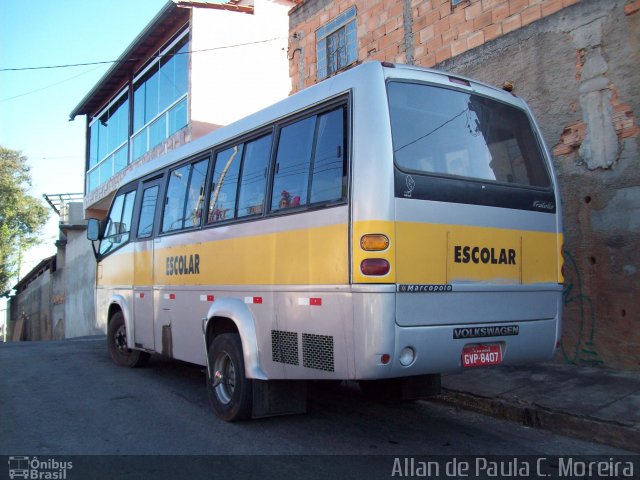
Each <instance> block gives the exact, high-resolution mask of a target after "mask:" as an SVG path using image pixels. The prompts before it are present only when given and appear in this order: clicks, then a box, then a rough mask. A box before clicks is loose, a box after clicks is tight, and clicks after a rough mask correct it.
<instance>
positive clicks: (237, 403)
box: [207, 333, 253, 422]
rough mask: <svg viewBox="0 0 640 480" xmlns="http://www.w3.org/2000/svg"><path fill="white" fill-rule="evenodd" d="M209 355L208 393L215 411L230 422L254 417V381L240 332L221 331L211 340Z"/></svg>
mask: <svg viewBox="0 0 640 480" xmlns="http://www.w3.org/2000/svg"><path fill="white" fill-rule="evenodd" d="M208 355H209V368H208V369H207V393H208V395H209V402H210V403H211V407H212V408H213V411H214V412H215V414H216V415H217V416H218V417H220V418H222V419H223V420H225V421H227V422H235V421H238V420H246V419H248V418H250V417H251V412H252V407H253V388H252V387H253V385H252V381H251V379H248V378H247V377H246V376H245V372H244V356H243V354H242V342H241V341H240V335H238V334H237V333H223V334H220V335H218V336H217V337H215V338H214V339H213V342H211V345H210V346H209V352H208ZM212 377H213V378H212Z"/></svg>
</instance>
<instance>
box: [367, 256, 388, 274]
mask: <svg viewBox="0 0 640 480" xmlns="http://www.w3.org/2000/svg"><path fill="white" fill-rule="evenodd" d="M390 270H391V265H389V262H388V261H386V260H385V259H384V258H367V259H365V260H363V261H362V262H361V263H360V271H361V272H362V274H363V275H375V276H381V275H386V274H387V273H389V271H390Z"/></svg>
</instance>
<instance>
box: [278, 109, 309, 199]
mask: <svg viewBox="0 0 640 480" xmlns="http://www.w3.org/2000/svg"><path fill="white" fill-rule="evenodd" d="M315 123H316V117H309V118H305V119H304V120H300V121H299V122H296V123H294V124H292V125H289V126H287V127H284V128H283V129H282V130H281V132H280V140H279V143H278V154H277V156H276V172H275V177H274V180H273V195H272V197H271V210H280V209H282V208H289V207H297V206H298V205H301V204H302V205H304V204H306V203H307V189H308V185H309V166H310V164H311V149H312V144H313V133H314V129H315Z"/></svg>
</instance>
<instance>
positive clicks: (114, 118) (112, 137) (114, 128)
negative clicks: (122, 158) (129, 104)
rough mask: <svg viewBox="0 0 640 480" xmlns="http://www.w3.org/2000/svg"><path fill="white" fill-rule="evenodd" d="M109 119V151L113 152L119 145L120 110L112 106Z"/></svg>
mask: <svg viewBox="0 0 640 480" xmlns="http://www.w3.org/2000/svg"><path fill="white" fill-rule="evenodd" d="M109 114H110V115H109V116H108V120H107V139H108V140H107V142H108V146H107V152H108V153H112V152H113V151H114V150H115V149H116V147H117V146H118V120H119V118H118V111H117V110H116V108H115V106H113V107H111V109H110V112H109Z"/></svg>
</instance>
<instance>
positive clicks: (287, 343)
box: [271, 330, 299, 365]
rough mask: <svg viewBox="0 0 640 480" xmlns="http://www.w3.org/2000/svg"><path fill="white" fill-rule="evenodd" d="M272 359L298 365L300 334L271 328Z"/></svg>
mask: <svg viewBox="0 0 640 480" xmlns="http://www.w3.org/2000/svg"><path fill="white" fill-rule="evenodd" d="M271 359H272V360H273V361H274V362H278V363H288V364H289V365H298V364H299V362H298V334H297V333H296V332H283V331H281V330H271Z"/></svg>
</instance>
